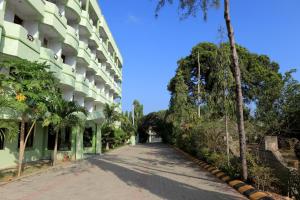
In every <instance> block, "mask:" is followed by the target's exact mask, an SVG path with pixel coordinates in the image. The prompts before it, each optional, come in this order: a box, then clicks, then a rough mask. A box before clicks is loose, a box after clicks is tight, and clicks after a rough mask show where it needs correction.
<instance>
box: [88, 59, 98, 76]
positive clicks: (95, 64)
mask: <svg viewBox="0 0 300 200" xmlns="http://www.w3.org/2000/svg"><path fill="white" fill-rule="evenodd" d="M88 68H89V69H90V70H92V71H93V72H95V73H97V71H98V70H99V64H98V62H97V61H96V59H95V58H94V59H93V58H91V62H90V65H89V66H88Z"/></svg>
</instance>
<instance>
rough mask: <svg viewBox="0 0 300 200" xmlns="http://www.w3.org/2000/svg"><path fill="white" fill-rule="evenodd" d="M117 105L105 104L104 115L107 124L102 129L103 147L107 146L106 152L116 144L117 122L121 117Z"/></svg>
mask: <svg viewBox="0 0 300 200" xmlns="http://www.w3.org/2000/svg"><path fill="white" fill-rule="evenodd" d="M117 106H118V105H116V104H112V105H109V104H105V107H104V110H103V113H104V116H105V122H104V124H103V126H102V128H101V133H102V146H103V147H104V146H105V149H106V150H109V148H110V146H111V147H112V146H113V145H114V144H115V132H116V131H117V129H119V128H117V127H116V122H118V121H119V120H120V117H121V115H120V114H119V113H118V112H117V110H116V108H117Z"/></svg>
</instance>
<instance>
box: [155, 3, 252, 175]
mask: <svg viewBox="0 0 300 200" xmlns="http://www.w3.org/2000/svg"><path fill="white" fill-rule="evenodd" d="M166 2H168V3H173V0H159V2H158V5H157V8H156V14H157V13H158V11H159V10H160V9H161V8H162V7H163V6H164V5H165V4H166ZM219 5H220V0H194V1H187V0H179V7H180V9H181V10H183V11H184V12H183V17H188V16H190V15H192V16H195V15H196V14H197V12H198V11H199V10H202V11H203V17H204V19H205V20H206V19H207V11H208V8H209V7H210V6H214V7H216V8H217V7H219ZM224 19H225V23H226V28H227V33H228V39H229V43H230V48H231V57H232V61H233V63H232V64H233V65H232V67H231V71H232V73H233V75H234V78H235V84H236V108H237V109H236V117H237V123H238V130H239V131H238V132H239V138H240V158H241V162H242V171H243V179H244V180H246V179H247V178H248V170H247V161H246V135H245V128H244V110H243V109H244V108H243V94H242V84H241V71H240V65H239V57H238V54H237V49H236V45H235V37H234V31H233V26H232V24H231V18H230V1H229V0H224Z"/></svg>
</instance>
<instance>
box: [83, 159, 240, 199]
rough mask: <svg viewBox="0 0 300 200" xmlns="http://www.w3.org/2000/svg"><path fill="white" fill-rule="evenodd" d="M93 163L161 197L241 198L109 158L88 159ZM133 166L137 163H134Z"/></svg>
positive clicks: (221, 189)
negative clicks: (122, 164)
mask: <svg viewBox="0 0 300 200" xmlns="http://www.w3.org/2000/svg"><path fill="white" fill-rule="evenodd" d="M88 162H89V163H91V164H92V165H94V166H96V167H98V168H100V169H102V170H104V171H109V172H111V173H113V174H114V175H115V176H117V177H118V178H119V179H120V180H121V181H123V182H124V183H126V184H127V185H128V186H134V187H137V188H142V189H144V190H147V191H149V192H150V193H152V194H154V195H156V196H157V197H160V198H161V199H172V200H182V199H185V200H189V199H205V200H215V199H223V200H224V199H228V200H229V199H233V200H235V199H236V200H237V199H241V196H239V195H238V193H237V194H236V195H235V194H228V192H227V191H226V189H225V188H222V187H221V188H220V189H219V190H218V192H216V191H210V190H205V189H202V188H197V187H194V186H192V185H188V184H185V183H182V182H179V181H176V180H173V179H170V178H167V177H164V176H159V175H157V174H155V173H151V172H148V171H145V170H141V169H136V168H135V169H134V170H133V169H129V167H125V166H121V165H118V164H115V163H114V161H109V160H107V159H103V158H102V159H96V158H91V159H88ZM132 165H133V166H134V165H135V164H132Z"/></svg>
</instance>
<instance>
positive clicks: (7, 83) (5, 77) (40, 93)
mask: <svg viewBox="0 0 300 200" xmlns="http://www.w3.org/2000/svg"><path fill="white" fill-rule="evenodd" d="M0 66H1V69H2V71H4V73H3V74H1V83H0V86H1V90H2V91H4V92H5V93H7V94H8V96H7V100H9V101H12V104H11V105H12V106H10V107H11V108H12V109H13V110H15V111H17V112H18V113H20V115H24V114H25V115H26V117H28V118H31V119H39V118H42V117H43V115H44V114H45V113H46V104H47V103H48V101H49V99H51V97H52V95H53V94H54V95H55V94H57V93H58V92H59V91H58V87H57V84H58V83H57V81H56V80H55V78H54V76H53V75H52V73H51V72H48V71H47V70H49V67H48V66H47V65H45V64H40V63H37V62H30V61H27V60H22V59H13V60H12V59H11V60H2V61H1V62H0ZM13 99H14V100H13ZM2 102H3V101H2Z"/></svg>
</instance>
